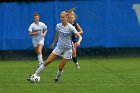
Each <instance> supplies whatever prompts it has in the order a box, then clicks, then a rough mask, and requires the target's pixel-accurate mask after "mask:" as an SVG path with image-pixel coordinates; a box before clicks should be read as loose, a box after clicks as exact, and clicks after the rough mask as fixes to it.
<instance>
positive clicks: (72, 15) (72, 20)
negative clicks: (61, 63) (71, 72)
mask: <svg viewBox="0 0 140 93" xmlns="http://www.w3.org/2000/svg"><path fill="white" fill-rule="evenodd" d="M73 10H75V9H74V8H72V9H70V10H67V12H68V22H69V23H71V24H72V25H73V26H74V27H75V28H76V30H77V31H78V33H79V34H83V30H82V28H81V26H80V25H79V24H78V23H77V22H76V21H75V19H76V14H75V12H74V11H73ZM72 42H73V54H72V60H73V62H74V63H75V65H76V67H77V68H80V66H79V64H78V61H77V57H76V50H77V45H76V42H77V37H76V36H75V34H73V35H72Z"/></svg>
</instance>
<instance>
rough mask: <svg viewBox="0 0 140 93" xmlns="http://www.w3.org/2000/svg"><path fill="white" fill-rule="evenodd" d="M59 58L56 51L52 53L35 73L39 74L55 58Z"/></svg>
mask: <svg viewBox="0 0 140 93" xmlns="http://www.w3.org/2000/svg"><path fill="white" fill-rule="evenodd" d="M56 58H57V55H56V54H55V53H53V52H52V53H51V54H50V55H49V57H48V58H47V60H46V61H45V63H44V64H42V65H41V66H40V67H39V68H38V69H37V70H36V71H35V74H36V75H38V74H39V73H40V72H41V71H42V70H43V69H44V68H45V67H46V66H47V65H49V64H50V63H51V62H52V61H53V60H54V59H56Z"/></svg>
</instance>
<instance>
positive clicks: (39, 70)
mask: <svg viewBox="0 0 140 93" xmlns="http://www.w3.org/2000/svg"><path fill="white" fill-rule="evenodd" d="M44 68H45V66H44V65H43V64H42V65H41V66H40V67H39V68H38V69H37V70H36V72H35V74H36V75H38V74H39V73H40V72H41V71H42V70H43V69H44Z"/></svg>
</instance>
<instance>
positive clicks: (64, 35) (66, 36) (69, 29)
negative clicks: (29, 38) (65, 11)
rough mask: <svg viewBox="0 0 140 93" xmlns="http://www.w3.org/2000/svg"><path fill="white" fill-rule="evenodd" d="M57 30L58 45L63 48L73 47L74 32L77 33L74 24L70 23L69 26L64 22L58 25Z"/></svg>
mask: <svg viewBox="0 0 140 93" xmlns="http://www.w3.org/2000/svg"><path fill="white" fill-rule="evenodd" d="M56 31H57V32H58V42H57V47H58V48H60V49H61V50H67V49H72V34H73V33H74V34H75V33H77V30H76V29H75V27H74V26H72V25H71V24H70V23H68V25H67V26H63V25H62V23H59V24H57V25H56Z"/></svg>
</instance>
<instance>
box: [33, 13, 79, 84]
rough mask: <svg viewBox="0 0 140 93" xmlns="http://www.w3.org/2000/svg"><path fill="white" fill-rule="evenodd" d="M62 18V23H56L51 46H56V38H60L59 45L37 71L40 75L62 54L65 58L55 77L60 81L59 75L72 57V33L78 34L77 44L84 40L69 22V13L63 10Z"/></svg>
mask: <svg viewBox="0 0 140 93" xmlns="http://www.w3.org/2000/svg"><path fill="white" fill-rule="evenodd" d="M60 20H61V23H58V24H57V25H56V34H55V37H54V40H53V42H52V44H51V48H53V47H54V44H55V42H56V40H57V39H58V42H57V46H56V47H55V48H54V50H53V51H52V53H51V54H50V55H49V57H48V58H47V60H46V61H45V63H44V64H42V65H41V66H40V67H39V68H38V69H37V70H36V72H35V74H36V75H38V74H39V73H40V72H41V71H42V70H43V69H44V68H45V67H46V66H48V65H49V64H50V63H51V62H52V61H53V60H54V59H56V58H57V57H58V56H62V55H63V58H62V60H61V62H60V64H59V68H58V71H57V74H56V77H55V82H57V81H58V79H59V77H60V76H61V74H62V72H63V69H64V66H65V64H66V63H67V61H68V59H71V57H72V42H71V40H72V39H71V38H72V34H73V33H74V34H75V35H77V36H78V42H77V43H76V45H77V46H79V45H80V42H81V40H82V37H81V35H80V34H79V33H78V32H77V30H76V29H75V28H74V27H73V26H72V25H71V24H70V23H68V21H67V20H68V13H67V12H65V11H63V12H61V13H60Z"/></svg>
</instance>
